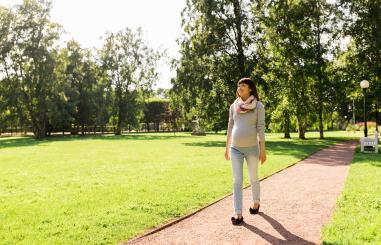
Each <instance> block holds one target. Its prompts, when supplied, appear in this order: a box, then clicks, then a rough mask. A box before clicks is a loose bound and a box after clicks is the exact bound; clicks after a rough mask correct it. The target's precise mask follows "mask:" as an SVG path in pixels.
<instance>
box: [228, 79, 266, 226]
mask: <svg viewBox="0 0 381 245" xmlns="http://www.w3.org/2000/svg"><path fill="white" fill-rule="evenodd" d="M237 85H238V88H237V92H236V95H237V99H236V100H235V101H234V103H233V104H232V105H231V106H230V109H229V123H228V131H227V141H226V151H225V159H226V160H230V159H231V163H232V169H233V179H234V183H233V197H234V211H235V216H234V217H232V218H231V221H232V224H233V225H238V224H240V223H242V221H243V216H242V184H243V161H244V159H245V160H246V164H247V169H248V175H249V178H250V183H251V190H252V205H251V207H250V208H249V212H250V213H251V214H257V213H258V211H259V206H260V187H259V180H258V162H259V161H261V164H263V163H264V162H265V161H266V150H265V131H264V130H265V108H264V106H263V104H262V103H261V102H260V101H259V97H258V92H257V88H256V86H255V84H254V82H253V81H252V80H251V79H250V78H242V79H241V80H239V81H238V83H237Z"/></svg>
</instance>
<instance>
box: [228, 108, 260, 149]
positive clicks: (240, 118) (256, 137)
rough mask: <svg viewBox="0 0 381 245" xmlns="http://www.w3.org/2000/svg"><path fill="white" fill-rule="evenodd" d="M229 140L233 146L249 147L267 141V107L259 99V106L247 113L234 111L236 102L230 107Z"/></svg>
mask: <svg viewBox="0 0 381 245" xmlns="http://www.w3.org/2000/svg"><path fill="white" fill-rule="evenodd" d="M227 134H228V135H227V137H228V140H229V139H231V146H236V147H249V146H255V145H258V141H265V107H264V105H263V104H262V103H261V102H260V101H258V103H257V107H256V108H255V109H254V110H253V111H248V112H247V113H242V114H241V113H237V112H236V111H234V103H233V104H232V105H231V106H230V109H229V123H228V132H227Z"/></svg>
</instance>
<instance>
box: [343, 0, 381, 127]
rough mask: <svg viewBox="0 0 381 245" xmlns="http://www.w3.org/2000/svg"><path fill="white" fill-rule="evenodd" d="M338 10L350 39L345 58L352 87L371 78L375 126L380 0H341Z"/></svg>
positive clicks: (380, 69)
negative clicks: (347, 53) (347, 54)
mask: <svg viewBox="0 0 381 245" xmlns="http://www.w3.org/2000/svg"><path fill="white" fill-rule="evenodd" d="M337 9H338V10H339V11H338V16H339V17H341V20H342V21H343V22H344V25H343V32H342V33H343V35H349V36H351V38H352V45H350V49H349V51H350V52H351V54H352V55H351V58H352V59H351V60H348V64H353V65H350V67H351V68H353V69H352V70H348V73H349V74H351V77H352V79H351V82H352V86H353V88H354V89H356V88H358V87H359V85H358V84H359V82H360V81H361V80H363V79H367V80H369V81H370V86H371V87H370V89H368V90H367V92H368V94H367V98H368V99H369V100H368V101H371V102H373V103H374V104H375V115H374V117H375V118H376V122H377V125H378V122H379V118H378V111H379V104H380V99H379V98H380V94H381V2H380V0H369V1H359V0H354V1H349V0H340V1H338V4H337ZM370 116H372V114H371V113H370Z"/></svg>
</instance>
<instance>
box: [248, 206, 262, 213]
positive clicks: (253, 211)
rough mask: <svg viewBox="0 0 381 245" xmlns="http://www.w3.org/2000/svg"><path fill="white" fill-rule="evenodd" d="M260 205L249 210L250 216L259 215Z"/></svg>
mask: <svg viewBox="0 0 381 245" xmlns="http://www.w3.org/2000/svg"><path fill="white" fill-rule="evenodd" d="M260 206H261V205H258V208H251V207H250V208H249V211H250V213H251V214H258V213H259V207H260Z"/></svg>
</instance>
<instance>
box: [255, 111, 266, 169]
mask: <svg viewBox="0 0 381 245" xmlns="http://www.w3.org/2000/svg"><path fill="white" fill-rule="evenodd" d="M257 110H258V118H257V133H258V141H259V161H260V162H261V164H263V163H265V162H266V144H265V108H264V106H263V104H262V103H261V106H259V107H258V108H257Z"/></svg>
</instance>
